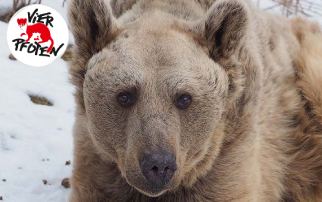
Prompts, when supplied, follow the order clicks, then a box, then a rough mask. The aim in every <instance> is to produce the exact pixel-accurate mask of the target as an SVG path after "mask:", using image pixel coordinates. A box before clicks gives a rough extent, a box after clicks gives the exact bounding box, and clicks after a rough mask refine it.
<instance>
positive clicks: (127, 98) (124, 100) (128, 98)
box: [117, 92, 135, 107]
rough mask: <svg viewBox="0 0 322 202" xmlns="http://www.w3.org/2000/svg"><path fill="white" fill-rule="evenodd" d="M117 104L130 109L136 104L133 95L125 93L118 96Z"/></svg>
mask: <svg viewBox="0 0 322 202" xmlns="http://www.w3.org/2000/svg"><path fill="white" fill-rule="evenodd" d="M117 102H118V103H119V104H120V105H121V106H122V107H130V106H132V105H133V104H134V103H135V97H134V95H133V94H132V93H129V92H123V93H120V94H118V95H117Z"/></svg>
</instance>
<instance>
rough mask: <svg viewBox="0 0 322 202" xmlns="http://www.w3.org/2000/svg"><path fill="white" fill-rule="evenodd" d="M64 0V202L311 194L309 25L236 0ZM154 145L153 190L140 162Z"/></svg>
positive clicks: (321, 40)
mask: <svg viewBox="0 0 322 202" xmlns="http://www.w3.org/2000/svg"><path fill="white" fill-rule="evenodd" d="M69 2H70V4H69V21H70V24H71V28H72V31H73V34H74V36H75V43H76V44H75V50H74V57H73V58H74V60H73V61H72V62H71V64H70V74H71V76H72V82H73V84H74V85H75V86H76V94H75V98H76V102H77V112H76V122H75V126H74V145H75V148H74V171H73V176H72V179H71V183H72V189H73V191H72V194H71V197H70V202H130V201H134V202H149V201H160V202H173V201H178V202H216V201H218V202H225V201H236V202H246V201H254V202H255V201H256V202H257V201H260V202H268V201H272V202H276V201H285V202H291V201H294V202H295V201H296V202H298V201H299V202H311V201H312V202H316V201H322V126H321V125H322V86H321V85H322V67H321V64H322V34H321V32H320V28H319V27H318V26H317V25H314V24H310V23H308V22H306V21H303V20H301V19H295V20H292V21H289V20H287V19H284V18H283V17H278V16H274V15H271V14H267V13H265V12H262V11H259V10H257V9H255V8H254V7H253V6H252V3H251V2H250V1H246V0H245V1H241V0H218V1H213V0H129V1H124V0H112V1H111V6H112V8H111V7H110V5H109V4H108V3H107V1H106V0H96V1H85V0H70V1H69ZM114 15H115V16H116V17H117V18H116V17H114ZM123 92H126V93H130V94H131V95H133V97H135V103H134V104H133V105H132V106H131V107H127V108H124V107H122V106H120V104H118V102H117V96H118V95H119V94H120V93H123ZM185 93H186V94H190V95H191V97H192V103H191V105H190V106H189V108H187V109H184V110H182V109H177V108H176V104H175V103H176V100H177V99H178V96H180V95H182V94H185ZM159 151H167V152H169V153H171V154H172V155H173V156H174V157H175V161H176V164H177V166H178V168H177V171H176V172H175V174H174V176H173V178H172V180H171V181H170V182H169V183H167V184H166V185H165V186H164V188H163V189H162V190H156V189H155V188H154V187H153V185H151V184H149V183H148V182H147V180H146V178H145V177H144V176H143V174H142V172H141V167H140V159H141V158H142V157H143V156H144V155H146V154H151V153H154V152H159Z"/></svg>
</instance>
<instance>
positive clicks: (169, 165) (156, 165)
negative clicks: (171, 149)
mask: <svg viewBox="0 0 322 202" xmlns="http://www.w3.org/2000/svg"><path fill="white" fill-rule="evenodd" d="M140 166H141V170H142V173H143V175H144V177H145V178H146V179H147V181H148V182H149V183H150V184H151V185H154V186H157V187H160V186H164V185H166V184H167V183H168V182H169V181H170V180H171V179H172V177H173V175H174V173H175V172H176V170H177V164H176V161H175V159H174V157H173V155H172V154H169V153H153V154H148V155H145V156H144V157H143V158H142V159H141V160H140Z"/></svg>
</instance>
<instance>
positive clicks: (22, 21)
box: [7, 4, 69, 67]
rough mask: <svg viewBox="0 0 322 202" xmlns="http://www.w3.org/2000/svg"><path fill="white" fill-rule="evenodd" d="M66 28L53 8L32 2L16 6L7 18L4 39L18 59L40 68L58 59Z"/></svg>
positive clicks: (65, 36) (66, 38)
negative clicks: (17, 8)
mask: <svg viewBox="0 0 322 202" xmlns="http://www.w3.org/2000/svg"><path fill="white" fill-rule="evenodd" d="M68 34H69V31H68V27H67V25H66V22H65V20H64V18H63V17H62V16H61V15H60V14H59V13H58V12H57V11H55V10H54V9H52V8H50V7H48V6H44V5H40V4H33V5H30V6H27V7H24V8H22V9H20V10H19V11H18V12H17V13H16V14H15V15H14V16H13V17H12V18H11V20H10V22H9V25H8V30H7V42H8V46H9V49H10V51H11V53H12V54H13V55H14V56H15V58H17V59H18V60H19V61H20V62H22V63H24V64H26V65H30V66H35V67H40V66H45V65H48V64H50V63H52V62H53V61H54V60H56V59H57V58H60V57H61V56H62V55H63V54H64V52H65V50H66V48H67V45H68Z"/></svg>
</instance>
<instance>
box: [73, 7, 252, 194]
mask: <svg viewBox="0 0 322 202" xmlns="http://www.w3.org/2000/svg"><path fill="white" fill-rule="evenodd" d="M70 7H71V8H70V21H71V25H72V27H73V33H74V36H75V42H76V52H75V61H74V64H73V65H72V66H71V70H70V71H71V74H72V76H73V78H72V79H73V82H74V84H75V85H76V87H77V94H76V96H77V97H76V98H77V99H78V100H77V103H78V105H79V107H80V108H82V109H83V113H80V114H82V116H85V117H86V121H87V123H86V125H87V129H88V132H89V135H90V137H91V140H92V141H93V144H94V145H95V147H96V148H97V150H98V151H99V155H101V156H103V158H105V159H108V160H109V161H113V162H115V163H117V165H118V167H119V169H120V171H121V174H122V176H123V178H125V179H126V181H127V182H128V184H130V185H131V186H133V187H134V188H135V189H137V190H138V191H140V192H142V193H144V194H146V195H148V196H152V197H156V196H159V195H161V194H163V193H164V192H166V191H168V190H174V189H176V188H177V187H178V186H179V185H182V184H185V185H186V186H189V185H191V184H192V183H193V182H194V181H195V180H196V179H197V177H198V176H200V175H202V174H205V172H206V171H207V170H208V169H210V168H211V165H212V164H213V162H214V160H215V157H216V155H217V154H218V153H219V151H220V146H221V145H222V142H223V139H224V137H223V133H222V132H220V130H221V124H222V114H223V113H224V110H225V105H226V103H227V98H228V96H229V95H228V93H229V92H228V91H229V87H230V83H229V75H228V73H227V72H226V71H225V67H223V66H222V65H220V63H218V62H216V60H218V59H219V58H229V57H231V56H232V55H233V54H234V53H235V50H236V49H237V48H238V47H239V45H240V41H242V38H243V34H244V28H245V27H246V23H245V22H246V20H245V19H246V11H244V9H243V8H244V6H243V5H241V4H238V3H236V2H235V3H228V4H227V3H224V4H223V3H221V2H219V3H217V4H215V5H214V6H213V7H212V8H211V9H210V11H209V13H207V14H206V15H205V17H204V18H203V19H201V20H198V21H196V22H184V21H180V20H177V19H175V18H174V17H173V16H171V15H170V14H166V13H162V12H157V11H153V12H152V13H147V14H143V15H142V16H141V17H140V18H139V19H138V20H136V21H134V22H131V23H122V22H123V21H122V19H119V20H116V19H115V18H114V17H113V16H112V14H111V10H110V7H109V6H108V5H107V4H106V3H105V1H97V3H92V4H88V3H86V2H78V1H72V2H71V5H70ZM94 10H95V12H94ZM241 11H242V12H241ZM79 12H86V15H79ZM145 15H146V16H145ZM106 16H108V17H106ZM147 16H148V17H147ZM92 17H94V18H95V19H94V20H93V19H91V18H92ZM83 18H85V19H83ZM124 21H125V20H124ZM197 38H198V39H197ZM200 41H202V43H200ZM75 135H77V134H75ZM187 176H188V177H187Z"/></svg>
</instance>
